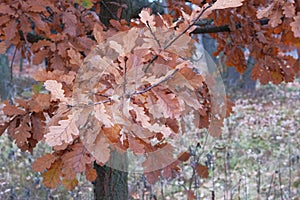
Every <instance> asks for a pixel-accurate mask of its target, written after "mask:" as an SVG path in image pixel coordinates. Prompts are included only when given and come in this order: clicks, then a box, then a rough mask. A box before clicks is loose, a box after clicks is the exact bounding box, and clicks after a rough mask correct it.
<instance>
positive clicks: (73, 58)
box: [68, 48, 82, 66]
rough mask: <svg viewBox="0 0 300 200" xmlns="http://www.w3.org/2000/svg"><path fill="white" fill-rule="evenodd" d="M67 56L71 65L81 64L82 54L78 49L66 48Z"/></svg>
mask: <svg viewBox="0 0 300 200" xmlns="http://www.w3.org/2000/svg"><path fill="white" fill-rule="evenodd" d="M68 56H69V57H70V63H71V64H73V65H77V66H80V65H81V64H82V56H81V54H80V53H79V52H78V51H75V49H73V48H71V49H69V50H68Z"/></svg>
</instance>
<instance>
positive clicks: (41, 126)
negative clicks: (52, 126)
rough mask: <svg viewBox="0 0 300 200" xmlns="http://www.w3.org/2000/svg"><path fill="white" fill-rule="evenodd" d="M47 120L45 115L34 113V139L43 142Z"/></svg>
mask: <svg viewBox="0 0 300 200" xmlns="http://www.w3.org/2000/svg"><path fill="white" fill-rule="evenodd" d="M45 121H46V118H45V116H44V113H42V112H40V113H32V115H31V125H32V137H33V138H34V139H36V140H37V141H41V140H42V139H43V138H44V135H45V126H46V122H45Z"/></svg>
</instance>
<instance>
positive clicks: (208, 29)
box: [191, 19, 269, 34]
mask: <svg viewBox="0 0 300 200" xmlns="http://www.w3.org/2000/svg"><path fill="white" fill-rule="evenodd" d="M258 22H259V23H260V25H262V26H264V25H267V24H268V23H269V19H261V20H258ZM200 23H201V22H199V21H198V22H196V23H195V25H197V24H200ZM201 25H204V26H203V27H197V28H196V29H195V30H194V31H193V32H191V33H192V34H205V33H221V32H231V29H230V27H229V25H223V26H214V25H207V24H201ZM235 27H236V29H240V28H242V25H241V23H237V24H236V25H235Z"/></svg>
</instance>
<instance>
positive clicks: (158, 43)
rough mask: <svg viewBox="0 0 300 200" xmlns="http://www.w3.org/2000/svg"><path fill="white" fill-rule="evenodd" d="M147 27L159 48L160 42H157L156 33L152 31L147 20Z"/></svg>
mask: <svg viewBox="0 0 300 200" xmlns="http://www.w3.org/2000/svg"><path fill="white" fill-rule="evenodd" d="M146 23H147V28H148V29H149V31H150V33H151V35H152V36H153V38H154V40H155V41H156V43H157V45H158V46H159V48H161V44H160V42H159V40H158V39H157V37H156V35H155V34H154V32H153V31H152V28H151V26H150V25H149V22H148V21H147V22H146Z"/></svg>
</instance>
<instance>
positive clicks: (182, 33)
mask: <svg viewBox="0 0 300 200" xmlns="http://www.w3.org/2000/svg"><path fill="white" fill-rule="evenodd" d="M211 6H212V4H210V5H208V6H207V7H205V8H203V10H202V11H201V12H200V13H199V15H198V16H197V17H196V19H193V23H191V24H190V25H189V26H188V27H186V29H184V31H183V32H181V33H180V34H179V35H177V36H176V37H175V38H174V39H173V40H171V41H170V42H169V43H168V44H167V45H166V46H165V47H164V48H163V50H166V49H167V48H169V47H170V46H171V45H172V44H173V43H174V42H175V41H176V40H178V39H179V38H180V37H181V36H183V35H184V34H185V33H186V32H187V31H188V30H189V29H190V28H192V27H193V26H194V25H195V23H196V22H197V21H198V20H199V19H200V17H201V16H202V15H203V14H204V12H205V11H206V10H207V9H208V8H210V7H211ZM148 28H149V27H148ZM150 32H151V29H150ZM151 34H152V33H151ZM152 35H153V36H155V35H154V34H152ZM154 39H155V38H154ZM155 40H157V39H155ZM159 46H160V44H159ZM157 58H158V55H154V56H153V57H152V59H151V60H150V62H149V63H148V65H147V66H146V68H145V70H144V72H147V70H148V68H149V67H150V65H151V64H152V63H153V62H154V61H155V60H156V59H157Z"/></svg>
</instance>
